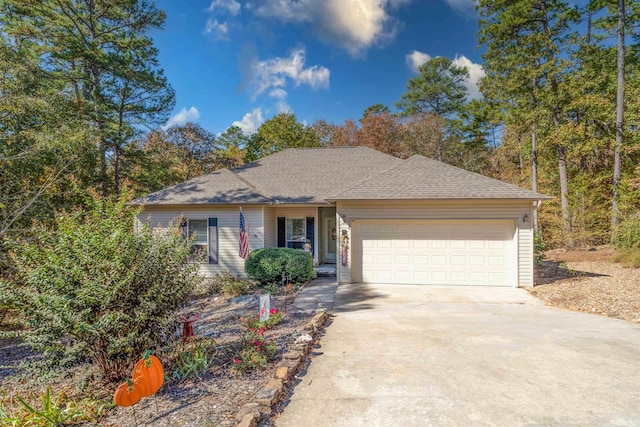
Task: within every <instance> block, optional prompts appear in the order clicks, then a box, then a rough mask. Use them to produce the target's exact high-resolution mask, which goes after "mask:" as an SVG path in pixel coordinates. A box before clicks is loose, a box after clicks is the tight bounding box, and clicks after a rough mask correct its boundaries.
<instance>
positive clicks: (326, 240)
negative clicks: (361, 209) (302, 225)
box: [322, 217, 338, 263]
mask: <svg viewBox="0 0 640 427" xmlns="http://www.w3.org/2000/svg"><path fill="white" fill-rule="evenodd" d="M322 225H323V227H322V229H323V232H322V239H323V245H322V246H323V247H324V254H323V255H324V262H329V263H335V262H336V236H337V235H338V234H337V232H336V219H335V217H334V218H332V217H326V218H324V221H323V224H322Z"/></svg>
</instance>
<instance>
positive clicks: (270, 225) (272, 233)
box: [263, 206, 278, 248]
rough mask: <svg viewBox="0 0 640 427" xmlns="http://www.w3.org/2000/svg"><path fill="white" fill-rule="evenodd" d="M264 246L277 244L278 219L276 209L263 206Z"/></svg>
mask: <svg viewBox="0 0 640 427" xmlns="http://www.w3.org/2000/svg"><path fill="white" fill-rule="evenodd" d="M263 209H264V211H263V212H264V247H265V248H275V247H276V246H278V231H277V228H278V220H277V217H276V209H275V208H272V207H269V206H265V207H264V208H263Z"/></svg>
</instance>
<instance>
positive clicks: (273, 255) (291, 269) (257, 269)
mask: <svg viewBox="0 0 640 427" xmlns="http://www.w3.org/2000/svg"><path fill="white" fill-rule="evenodd" d="M283 270H285V271H286V273H287V278H288V279H289V280H290V281H291V282H292V283H306V282H308V281H309V280H311V278H312V277H313V259H312V258H311V254H310V253H308V252H305V251H302V250H300V249H290V248H265V249H258V250H255V251H253V252H251V254H250V255H249V259H248V260H247V264H246V271H247V274H248V275H249V277H250V278H252V279H254V280H257V281H258V282H260V283H261V284H262V285H268V284H272V283H280V282H281V281H282V271H283Z"/></svg>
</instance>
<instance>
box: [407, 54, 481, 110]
mask: <svg viewBox="0 0 640 427" xmlns="http://www.w3.org/2000/svg"><path fill="white" fill-rule="evenodd" d="M419 71H420V74H419V75H418V76H417V77H414V78H412V79H410V80H409V82H408V83H407V92H405V93H404V94H403V95H402V98H401V99H400V101H398V102H397V103H396V106H397V107H398V108H399V109H400V111H401V114H402V115H405V116H410V115H412V114H415V113H433V114H437V115H439V116H442V117H444V118H445V119H447V120H452V119H454V118H456V117H457V116H458V114H459V113H460V112H461V111H462V109H463V107H464V105H465V103H466V98H467V89H466V87H465V82H466V81H467V79H468V78H469V70H467V68H466V67H459V66H457V65H455V64H454V63H453V61H451V60H450V59H449V58H445V57H443V56H438V57H435V58H432V59H430V60H428V61H427V62H425V63H424V64H422V65H421V66H420V68H419Z"/></svg>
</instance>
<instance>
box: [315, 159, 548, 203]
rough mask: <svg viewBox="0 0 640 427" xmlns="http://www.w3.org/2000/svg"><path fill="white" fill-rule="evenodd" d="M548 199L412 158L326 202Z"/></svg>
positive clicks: (460, 170)
mask: <svg viewBox="0 0 640 427" xmlns="http://www.w3.org/2000/svg"><path fill="white" fill-rule="evenodd" d="M550 198H551V197H548V196H545V195H543V194H540V193H536V192H533V191H530V190H525V189H524V188H520V187H517V186H515V185H511V184H507V183H506V182H502V181H499V180H497V179H493V178H489V177H486V176H483V175H479V174H476V173H473V172H469V171H466V170H464V169H460V168H457V167H455V166H451V165H447V164H446V163H442V162H438V161H436V160H432V159H428V158H426V157H423V156H419V155H415V156H412V157H410V158H409V159H407V160H405V161H403V162H401V163H399V164H397V165H394V166H392V167H391V168H388V169H386V170H384V171H382V172H380V173H378V174H376V175H375V176H373V177H370V178H366V179H364V180H362V181H360V182H357V183H355V184H354V185H353V186H351V188H349V189H347V190H345V191H341V192H336V194H335V195H333V196H331V197H329V198H328V200H385V199H386V200H398V199H530V200H544V199H550Z"/></svg>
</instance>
